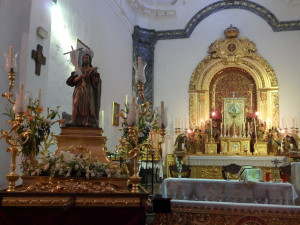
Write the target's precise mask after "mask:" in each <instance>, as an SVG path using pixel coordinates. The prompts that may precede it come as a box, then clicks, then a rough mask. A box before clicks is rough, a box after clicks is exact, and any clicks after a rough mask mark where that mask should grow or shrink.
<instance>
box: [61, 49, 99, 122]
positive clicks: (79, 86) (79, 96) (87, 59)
mask: <svg viewBox="0 0 300 225" xmlns="http://www.w3.org/2000/svg"><path fill="white" fill-rule="evenodd" d="M77 53H78V51H76V50H74V51H72V52H70V56H71V62H72V63H73V65H74V66H75V70H76V71H74V72H72V73H71V76H70V77H69V78H68V79H67V81H66V83H67V85H69V86H71V87H74V92H73V104H72V118H71V124H69V126H75V127H77V126H87V127H98V126H99V110H100V98H101V79H100V74H99V73H98V72H97V67H93V66H92V58H93V56H94V53H93V51H92V50H85V51H83V55H82V65H81V67H79V66H78V57H76V54H77Z"/></svg>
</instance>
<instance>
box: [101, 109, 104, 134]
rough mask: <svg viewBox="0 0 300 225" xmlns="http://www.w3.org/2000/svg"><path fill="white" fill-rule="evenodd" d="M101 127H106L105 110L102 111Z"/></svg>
mask: <svg viewBox="0 0 300 225" xmlns="http://www.w3.org/2000/svg"><path fill="white" fill-rule="evenodd" d="M101 114H102V115H101V127H102V129H104V110H102V111H101Z"/></svg>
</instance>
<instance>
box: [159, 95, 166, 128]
mask: <svg viewBox="0 0 300 225" xmlns="http://www.w3.org/2000/svg"><path fill="white" fill-rule="evenodd" d="M164 110H165V109H164V101H161V102H160V124H159V126H160V128H164V125H165V123H164V122H165V121H164V119H165V111H164Z"/></svg>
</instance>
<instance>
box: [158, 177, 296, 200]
mask: <svg viewBox="0 0 300 225" xmlns="http://www.w3.org/2000/svg"><path fill="white" fill-rule="evenodd" d="M160 189H161V194H162V196H163V197H164V198H172V199H173V200H187V201H188V200H191V201H215V202H236V203H254V204H276V205H295V199H296V198H297V197H298V195H297V193H296V192H295V190H294V187H293V185H292V184H290V183H273V182H258V183H252V184H246V183H244V182H243V181H237V180H231V181H225V180H216V179H187V178H181V179H180V178H167V179H165V180H164V181H163V183H162V184H161V187H160Z"/></svg>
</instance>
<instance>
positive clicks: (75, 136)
mask: <svg viewBox="0 0 300 225" xmlns="http://www.w3.org/2000/svg"><path fill="white" fill-rule="evenodd" d="M56 140H57V150H56V152H55V154H58V153H59V152H60V151H70V152H71V153H74V154H79V153H80V154H83V155H84V156H85V157H87V158H93V159H96V158H97V159H98V160H99V162H102V163H108V162H109V159H108V158H107V155H106V153H105V150H104V148H105V142H106V140H107V138H106V137H104V136H102V129H101V128H97V127H62V128H61V133H60V135H57V136H56Z"/></svg>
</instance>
